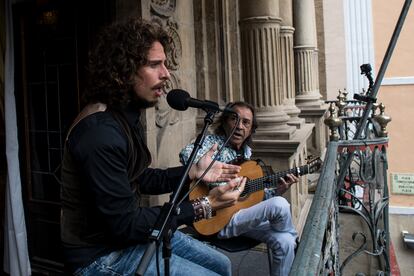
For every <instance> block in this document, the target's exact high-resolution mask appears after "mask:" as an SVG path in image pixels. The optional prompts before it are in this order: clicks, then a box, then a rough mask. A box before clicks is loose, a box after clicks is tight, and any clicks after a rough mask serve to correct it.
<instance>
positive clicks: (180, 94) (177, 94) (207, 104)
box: [167, 89, 237, 114]
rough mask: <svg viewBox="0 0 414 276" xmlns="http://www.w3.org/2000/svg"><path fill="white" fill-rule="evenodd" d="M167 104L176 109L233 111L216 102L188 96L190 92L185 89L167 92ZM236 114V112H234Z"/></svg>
mask: <svg viewBox="0 0 414 276" xmlns="http://www.w3.org/2000/svg"><path fill="white" fill-rule="evenodd" d="M167 102H168V104H169V105H170V106H171V107H172V108H174V109H177V110H181V111H184V110H187V108H189V107H194V108H201V109H203V110H204V111H206V112H208V111H221V112H231V113H235V112H234V111H233V110H231V109H230V108H225V109H221V108H220V107H219V105H218V103H216V102H212V101H208V100H204V101H202V100H198V99H194V98H191V97H190V94H189V93H188V92H187V91H184V90H181V89H173V90H171V91H170V92H168V94H167ZM236 114H237V113H236Z"/></svg>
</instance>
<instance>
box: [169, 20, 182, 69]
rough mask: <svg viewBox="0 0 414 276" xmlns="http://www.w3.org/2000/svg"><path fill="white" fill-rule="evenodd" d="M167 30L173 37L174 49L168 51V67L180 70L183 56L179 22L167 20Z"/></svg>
mask: <svg viewBox="0 0 414 276" xmlns="http://www.w3.org/2000/svg"><path fill="white" fill-rule="evenodd" d="M166 27H167V32H168V34H169V35H170V37H171V38H172V49H171V51H168V53H167V55H168V56H167V67H168V68H169V69H170V70H178V69H179V68H180V61H181V57H182V46H181V39H180V35H179V34H178V31H177V30H178V26H177V23H175V22H172V21H170V20H168V21H167V26H166Z"/></svg>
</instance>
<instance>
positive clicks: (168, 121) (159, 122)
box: [155, 72, 180, 139]
mask: <svg viewBox="0 0 414 276" xmlns="http://www.w3.org/2000/svg"><path fill="white" fill-rule="evenodd" d="M177 87H180V80H179V79H178V77H177V76H176V75H175V73H173V72H171V78H170V80H169V81H168V82H167V85H166V87H165V90H166V91H170V90H171V89H174V88H177ZM155 110H156V116H155V124H156V126H157V127H158V128H165V127H167V126H169V125H175V124H176V123H177V122H178V121H179V119H180V117H179V114H178V111H177V110H174V109H171V108H170V106H169V105H168V103H167V101H166V98H165V97H162V98H161V99H160V100H159V101H158V103H157V105H156V106H155ZM159 136H163V132H162V131H161V132H159ZM159 139H162V138H159Z"/></svg>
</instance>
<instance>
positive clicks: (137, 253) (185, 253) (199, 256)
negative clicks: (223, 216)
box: [74, 231, 231, 276]
mask: <svg viewBox="0 0 414 276" xmlns="http://www.w3.org/2000/svg"><path fill="white" fill-rule="evenodd" d="M171 246H172V254H171V258H170V275H180V276H185V275H203V276H204V275H226V276H230V275H231V263H230V260H229V258H227V256H225V255H224V254H222V253H220V252H218V251H217V250H215V249H213V248H211V247H209V246H207V245H205V244H204V243H202V242H200V241H198V240H195V239H193V238H191V237H189V236H187V235H185V234H183V233H181V232H179V231H176V232H175V233H174V236H173V238H172V239H171ZM146 248H147V245H141V244H140V245H136V246H131V247H128V248H125V249H123V250H119V251H114V252H112V253H110V254H108V255H105V256H102V257H100V258H98V259H97V260H95V261H94V262H93V263H92V264H90V265H89V266H87V267H84V268H80V269H78V270H77V271H75V273H74V275H76V276H78V275H79V276H80V275H84V276H88V275H91V276H92V275H135V270H136V268H137V267H138V265H139V263H140V260H141V257H142V256H143V255H144V252H145V249H146ZM158 252H159V253H158V255H159V267H160V273H161V275H164V274H165V273H164V260H163V258H162V245H160V247H159V249H158ZM145 275H157V267H156V254H154V256H153V258H152V259H151V262H150V264H149V265H148V269H147V271H146V273H145Z"/></svg>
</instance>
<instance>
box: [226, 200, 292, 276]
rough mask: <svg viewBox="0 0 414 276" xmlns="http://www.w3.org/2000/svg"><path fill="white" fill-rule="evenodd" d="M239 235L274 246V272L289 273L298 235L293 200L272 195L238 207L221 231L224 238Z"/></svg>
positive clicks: (282, 275) (280, 275) (277, 275)
mask: <svg viewBox="0 0 414 276" xmlns="http://www.w3.org/2000/svg"><path fill="white" fill-rule="evenodd" d="M240 235H243V236H247V237H250V238H253V239H256V240H259V241H261V242H264V243H266V244H267V246H268V247H269V248H270V249H271V250H272V258H273V263H272V271H271V274H272V275H273V276H285V275H288V274H289V271H290V268H291V266H292V263H293V259H294V258H295V247H296V238H297V236H298V235H297V232H296V230H295V227H294V225H293V223H292V217H291V214H290V204H289V202H287V200H286V199H285V198H283V197H281V196H276V197H272V198H269V199H267V200H264V201H262V202H260V203H258V204H256V205H254V206H252V207H249V208H246V209H242V210H240V211H238V212H237V213H235V214H234V215H233V217H232V218H231V220H230V222H229V223H228V224H227V225H226V226H225V227H224V228H223V229H222V230H221V231H220V232H219V233H218V237H219V238H222V239H227V238H231V237H236V236H240Z"/></svg>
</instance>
